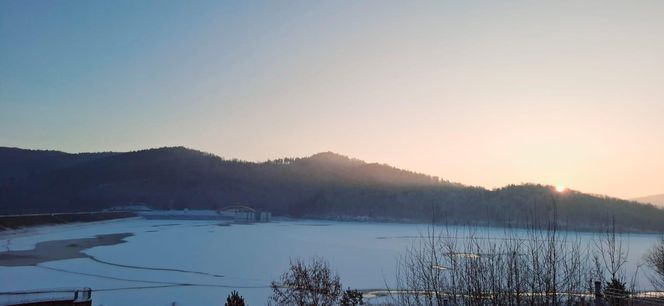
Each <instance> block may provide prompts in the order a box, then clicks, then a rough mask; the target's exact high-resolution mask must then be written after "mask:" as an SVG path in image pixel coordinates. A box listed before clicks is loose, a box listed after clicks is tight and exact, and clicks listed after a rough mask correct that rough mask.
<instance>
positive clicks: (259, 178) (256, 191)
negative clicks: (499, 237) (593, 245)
mask: <svg viewBox="0 0 664 306" xmlns="http://www.w3.org/2000/svg"><path fill="white" fill-rule="evenodd" d="M0 169H2V172H1V174H0V213H27V212H66V211H91V210H99V209H104V208H108V207H112V206H123V205H128V204H137V203H140V204H147V205H150V206H151V207H154V208H160V209H182V208H205V209H214V208H220V207H224V206H227V205H230V204H237V203H244V204H248V205H251V206H253V207H255V208H257V209H264V210H269V211H272V212H273V213H275V214H282V215H289V216H296V217H314V218H340V219H352V220H384V221H408V222H430V221H431V220H435V221H437V222H447V223H452V224H482V225H501V226H502V225H510V226H512V225H514V226H531V225H538V226H545V225H546V224H547V222H550V221H551V220H552V219H551V218H552V215H553V213H554V212H556V213H557V216H558V217H557V218H558V220H559V221H560V223H561V224H563V225H565V226H568V227H574V228H584V229H597V228H599V227H601V226H602V225H603V224H604V223H605V222H606V221H607V220H608V219H610V217H611V216H615V217H616V219H617V220H618V223H619V225H621V226H622V227H623V228H624V229H636V230H648V231H663V230H664V210H662V209H658V208H655V207H654V206H652V205H643V204H639V203H636V202H632V201H625V200H620V199H615V198H609V197H602V196H593V195H588V194H584V193H580V192H576V191H571V190H569V191H566V192H565V193H557V192H555V191H554V189H553V188H552V187H551V186H542V185H534V184H526V185H510V186H506V187H504V188H500V189H496V190H487V189H484V188H480V187H471V186H465V185H462V184H459V183H452V182H449V181H446V180H441V179H439V178H438V177H435V176H429V175H425V174H421V173H415V172H411V171H407V170H401V169H398V168H395V167H392V166H388V165H383V164H377V163H367V162H364V161H361V160H358V159H353V158H350V157H347V156H343V155H340V154H336V153H332V152H324V153H319V154H315V155H312V156H310V157H305V158H282V159H276V160H270V161H266V162H260V163H257V162H247V161H241V160H236V159H232V160H228V159H223V158H221V157H219V156H216V155H213V154H209V153H205V152H200V151H196V150H191V149H187V148H184V147H166V148H158V149H148V150H141V151H134V152H126V153H115V152H105V153H81V154H69V153H63V152H57V151H36V150H23V149H18V148H0Z"/></svg>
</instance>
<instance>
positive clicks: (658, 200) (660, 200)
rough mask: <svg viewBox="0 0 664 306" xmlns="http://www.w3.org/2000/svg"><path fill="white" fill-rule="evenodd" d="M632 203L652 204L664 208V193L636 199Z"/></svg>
mask: <svg viewBox="0 0 664 306" xmlns="http://www.w3.org/2000/svg"><path fill="white" fill-rule="evenodd" d="M632 201H637V202H641V203H650V204H653V205H656V206H660V207H664V193H662V194H655V195H650V196H646V197H640V198H634V199H632Z"/></svg>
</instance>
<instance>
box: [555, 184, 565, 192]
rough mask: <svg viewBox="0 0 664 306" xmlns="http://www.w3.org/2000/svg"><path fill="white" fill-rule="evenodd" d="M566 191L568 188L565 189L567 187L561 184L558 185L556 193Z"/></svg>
mask: <svg viewBox="0 0 664 306" xmlns="http://www.w3.org/2000/svg"><path fill="white" fill-rule="evenodd" d="M565 190H567V188H565V186H563V185H560V184H559V185H556V191H557V192H564V191H565Z"/></svg>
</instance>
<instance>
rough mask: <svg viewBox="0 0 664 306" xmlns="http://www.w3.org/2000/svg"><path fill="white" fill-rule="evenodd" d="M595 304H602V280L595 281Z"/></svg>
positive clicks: (598, 305) (596, 305) (599, 305)
mask: <svg viewBox="0 0 664 306" xmlns="http://www.w3.org/2000/svg"><path fill="white" fill-rule="evenodd" d="M595 306H604V299H603V296H602V282H600V281H595Z"/></svg>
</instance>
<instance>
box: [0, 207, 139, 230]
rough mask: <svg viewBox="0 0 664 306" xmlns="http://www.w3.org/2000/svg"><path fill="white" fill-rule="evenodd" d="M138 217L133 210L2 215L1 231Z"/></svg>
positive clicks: (0, 217)
mask: <svg viewBox="0 0 664 306" xmlns="http://www.w3.org/2000/svg"><path fill="white" fill-rule="evenodd" d="M131 217H136V213H133V212H124V211H123V212H106V211H99V212H78V213H46V214H29V215H0V233H1V232H3V231H7V230H16V229H21V228H29V227H36V226H41V225H52V224H68V223H78V222H94V221H104V220H113V219H123V218H131Z"/></svg>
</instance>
